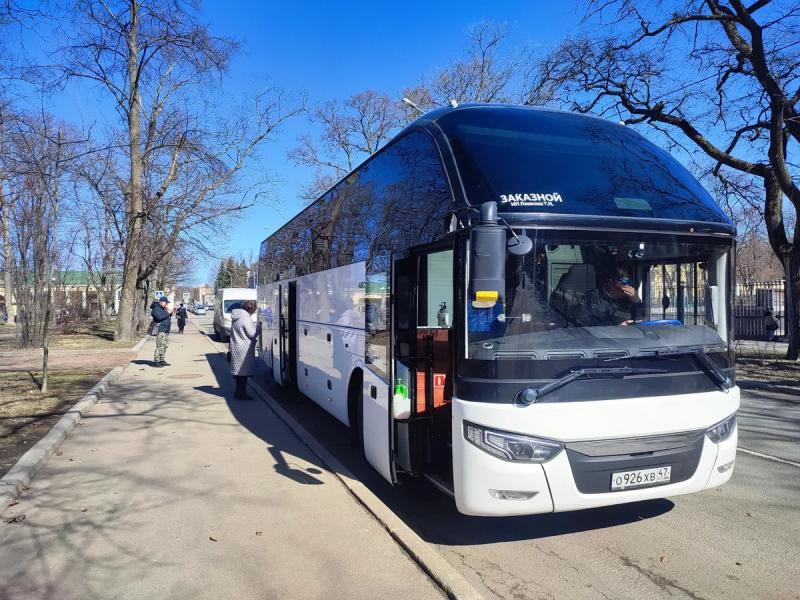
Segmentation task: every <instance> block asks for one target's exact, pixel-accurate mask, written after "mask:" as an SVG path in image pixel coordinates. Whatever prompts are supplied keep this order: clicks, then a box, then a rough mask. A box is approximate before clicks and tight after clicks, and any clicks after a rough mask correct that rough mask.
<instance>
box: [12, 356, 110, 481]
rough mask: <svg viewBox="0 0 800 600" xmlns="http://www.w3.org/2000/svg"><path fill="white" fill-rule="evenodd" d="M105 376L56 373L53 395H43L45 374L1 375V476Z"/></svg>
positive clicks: (52, 378) (51, 385) (99, 373)
mask: <svg viewBox="0 0 800 600" xmlns="http://www.w3.org/2000/svg"><path fill="white" fill-rule="evenodd" d="M104 374H105V370H103V371H98V370H89V371H86V370H81V371H77V370H76V371H73V370H65V371H53V372H51V373H50V380H49V386H48V387H49V391H48V393H47V394H42V393H41V392H40V391H39V385H40V383H41V372H34V371H4V372H0V475H2V474H3V473H5V472H6V471H7V470H8V469H9V468H10V467H11V466H12V465H13V464H14V463H15V462H16V461H17V460H18V459H19V457H20V456H22V455H23V454H24V453H25V451H27V450H28V448H30V447H31V446H33V445H34V444H35V443H36V442H37V441H39V439H41V438H42V437H43V436H44V435H45V434H46V433H47V432H48V431H49V430H50V428H51V427H52V426H53V425H54V424H55V422H56V421H57V420H58V419H59V417H60V416H61V415H62V414H63V413H64V411H66V410H67V409H68V408H69V407H70V406H72V404H74V403H75V402H76V401H77V400H78V399H80V397H81V396H83V395H84V394H85V393H86V392H87V391H88V390H89V389H90V388H91V387H92V386H93V385H94V384H95V383H97V381H98V380H99V379H100V378H101V377H102V376H103V375H104Z"/></svg>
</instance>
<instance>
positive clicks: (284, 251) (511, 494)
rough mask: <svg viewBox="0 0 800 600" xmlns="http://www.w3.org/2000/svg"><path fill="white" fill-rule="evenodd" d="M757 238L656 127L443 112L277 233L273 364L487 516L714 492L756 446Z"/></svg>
mask: <svg viewBox="0 0 800 600" xmlns="http://www.w3.org/2000/svg"><path fill="white" fill-rule="evenodd" d="M734 236H735V230H734V227H733V226H732V224H731V222H730V221H729V220H728V218H727V217H726V216H725V215H724V213H723V212H722V210H721V209H720V208H719V207H718V206H717V205H716V204H715V202H714V201H713V200H712V198H711V197H710V196H709V194H708V193H707V192H706V191H705V190H704V189H703V188H702V187H701V186H700V184H698V182H697V181H696V180H695V179H694V178H693V177H692V176H691V175H690V174H689V173H688V172H687V171H686V169H684V168H683V167H682V166H681V165H680V164H679V163H677V162H676V161H675V160H673V159H672V158H671V157H670V156H669V155H668V154H666V153H665V152H664V151H662V150H661V149H659V148H658V147H656V146H654V145H653V144H651V143H649V142H648V141H647V140H645V139H644V138H643V137H642V136H640V135H639V134H637V133H636V132H635V131H633V130H632V129H629V128H626V127H623V126H621V125H618V124H615V123H611V122H607V121H605V120H601V119H597V118H593V117H589V116H584V115H578V114H571V113H564V112H559V111H550V110H542V109H534V108H527V107H515V106H493V105H469V106H461V107H458V108H447V109H441V110H437V111H434V112H431V113H429V114H427V115H425V116H424V117H422V118H420V119H418V120H417V121H415V122H414V123H412V124H411V125H410V126H409V127H407V128H406V129H405V130H404V131H402V132H401V133H400V134H398V135H397V136H396V137H395V138H394V139H393V140H392V142H390V143H389V144H387V145H386V147H384V148H383V149H382V150H380V151H379V152H377V153H376V154H375V155H374V156H372V157H370V158H369V159H368V160H367V161H365V162H364V163H363V164H362V165H361V166H359V167H358V168H357V169H356V170H355V171H353V172H352V173H351V174H349V175H348V176H346V177H345V178H343V179H342V180H341V181H340V182H339V183H337V184H336V185H335V186H334V187H333V188H331V189H330V190H329V191H328V192H326V193H325V194H324V195H323V196H322V197H321V198H319V199H318V200H317V201H316V202H314V203H313V204H311V205H310V206H309V207H307V208H306V209H305V210H303V211H302V212H301V213H300V214H298V215H297V216H296V217H295V218H294V219H292V220H291V221H290V222H289V223H287V224H286V225H285V226H284V227H282V228H281V229H280V230H279V231H277V232H276V233H275V234H274V235H271V236H270V237H269V238H267V239H266V240H265V241H264V242H263V243H262V245H261V252H260V271H259V272H260V276H261V282H262V285H260V286H259V288H258V294H259V295H258V298H259V305H260V307H261V313H260V314H261V319H262V322H263V338H262V344H263V345H264V348H263V351H262V356H263V357H264V360H265V361H266V363H267V365H268V366H269V367H270V368H271V372H272V377H274V379H275V381H276V382H277V383H278V384H281V385H283V386H291V387H296V388H297V389H299V391H300V392H302V393H303V394H305V395H306V396H308V397H309V398H311V399H312V400H313V401H314V402H316V403H317V404H319V405H320V406H321V407H323V408H324V409H325V410H327V411H328V412H330V413H331V414H332V415H333V416H334V417H336V418H337V419H338V420H340V421H341V422H343V423H345V424H348V425H349V426H350V427H351V428H352V429H353V430H354V433H355V434H356V439H358V440H359V441H360V443H361V444H363V451H364V454H365V456H366V459H367V460H368V461H369V462H370V464H371V465H372V466H374V467H375V469H377V470H378V471H379V472H380V473H381V474H382V475H383V476H384V477H385V478H386V479H387V480H388V481H390V482H396V481H397V480H398V479H399V478H400V477H403V476H414V477H420V476H423V477H427V478H428V479H430V480H431V481H432V482H433V483H434V484H435V485H437V487H439V488H440V489H442V490H443V491H446V492H448V493H450V494H452V495H453V496H454V498H455V501H456V504H457V506H458V509H459V510H460V511H461V512H462V513H465V514H471V515H518V514H534V513H545V512H551V511H565V510H574V509H582V508H588V507H595V506H602V505H609V504H618V503H623V502H633V501H638V500H645V499H649V498H660V497H665V496H675V495H678V494H686V493H691V492H698V491H700V490H704V489H707V488H712V487H716V486H719V485H721V484H723V483H725V482H726V481H727V480H728V479H729V478H730V476H731V473H732V469H733V464H734V459H735V456H736V443H737V429H736V411H737V409H738V408H739V389H738V388H737V387H736V386H735V384H734V363H733V353H732V347H733V346H732V343H733V339H732V327H731V323H732V321H731V319H732V298H731V289H732V288H731V280H732V273H733V250H734Z"/></svg>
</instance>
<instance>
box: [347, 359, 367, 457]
mask: <svg viewBox="0 0 800 600" xmlns="http://www.w3.org/2000/svg"><path fill="white" fill-rule="evenodd" d="M363 403H364V371H362V370H361V368H360V367H356V368H355V369H353V372H352V373H350V381H349V382H348V383H347V420H348V422H349V424H350V438H351V440H352V442H353V445H355V446H358V447H361V446H363V445H364V437H363V427H364V421H363V414H364V409H363V406H364V404H363Z"/></svg>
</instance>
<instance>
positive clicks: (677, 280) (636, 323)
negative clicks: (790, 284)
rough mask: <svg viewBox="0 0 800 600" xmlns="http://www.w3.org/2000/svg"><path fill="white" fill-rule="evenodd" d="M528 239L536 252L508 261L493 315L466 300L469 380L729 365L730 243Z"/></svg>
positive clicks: (561, 235)
mask: <svg viewBox="0 0 800 600" xmlns="http://www.w3.org/2000/svg"><path fill="white" fill-rule="evenodd" d="M528 235H529V236H530V237H531V239H532V240H533V242H534V248H533V250H532V251H531V253H530V254H528V255H527V256H524V257H516V256H511V255H509V257H508V259H507V264H506V293H505V298H503V299H501V300H500V301H498V302H497V303H496V304H495V305H494V306H492V307H486V306H485V305H478V304H477V303H474V302H470V301H469V299H468V300H467V306H466V315H467V323H466V335H467V343H466V349H465V352H466V356H465V360H462V361H461V369H460V370H461V375H462V376H468V377H520V378H533V379H537V378H542V379H544V378H553V377H557V376H560V375H561V374H563V372H564V371H565V369H566V370H568V369H570V368H581V367H589V366H610V365H605V363H606V362H607V361H609V360H610V359H613V360H615V361H616V362H615V363H614V364H615V366H624V365H625V364H626V363H625V359H631V360H636V361H637V365H641V363H642V362H647V361H648V359H649V362H650V363H652V362H655V361H657V360H659V357H658V356H657V355H658V354H667V353H669V352H673V353H674V352H681V351H686V352H694V351H697V350H700V351H703V352H706V353H710V354H712V355H717V358H718V360H721V361H722V365H721V366H722V367H726V366H729V365H728V358H726V357H727V355H728V352H729V342H730V339H731V334H730V331H729V323H730V315H728V311H727V306H728V300H729V294H730V284H729V280H730V268H731V259H730V252H731V246H730V243H727V242H724V241H718V240H708V239H706V238H694V239H693V238H691V237H681V236H672V235H657V234H642V233H638V234H633V233H630V234H625V233H616V232H615V233H613V234H610V233H600V232H585V233H584V232H556V231H546V232H545V231H536V230H529V231H528ZM719 355H722V357H723V358H719ZM649 366H652V365H649Z"/></svg>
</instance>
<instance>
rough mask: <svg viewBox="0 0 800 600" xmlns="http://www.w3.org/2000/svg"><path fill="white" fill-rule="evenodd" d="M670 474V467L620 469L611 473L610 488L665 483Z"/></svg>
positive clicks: (623, 488) (624, 488) (618, 488)
mask: <svg viewBox="0 0 800 600" xmlns="http://www.w3.org/2000/svg"><path fill="white" fill-rule="evenodd" d="M671 474H672V467H655V468H653V469H639V470H638V471H622V472H620V473H612V474H611V489H612V490H627V489H628V488H637V487H647V486H648V485H658V484H659V483H666V482H668V481H669V478H670V476H671Z"/></svg>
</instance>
